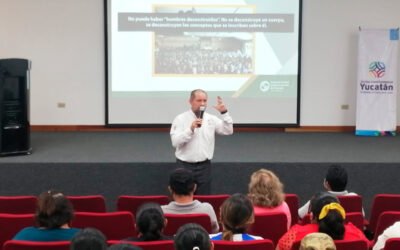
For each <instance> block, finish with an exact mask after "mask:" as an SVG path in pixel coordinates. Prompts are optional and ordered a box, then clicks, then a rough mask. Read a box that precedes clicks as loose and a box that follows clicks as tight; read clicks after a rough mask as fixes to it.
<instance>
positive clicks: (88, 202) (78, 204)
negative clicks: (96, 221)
mask: <svg viewBox="0 0 400 250" xmlns="http://www.w3.org/2000/svg"><path fill="white" fill-rule="evenodd" d="M67 198H68V200H69V201H70V202H71V203H72V206H73V207H74V211H75V212H97V213H104V212H106V201H105V198H104V196H102V195H81V196H72V195H68V196H67Z"/></svg>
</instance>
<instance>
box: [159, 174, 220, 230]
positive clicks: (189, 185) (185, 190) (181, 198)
mask: <svg viewBox="0 0 400 250" xmlns="http://www.w3.org/2000/svg"><path fill="white" fill-rule="evenodd" d="M168 189H169V191H170V192H171V195H172V199H173V200H174V201H172V202H170V203H169V204H168V205H163V206H161V208H162V210H163V212H164V213H165V214H200V213H201V214H207V215H208V216H210V219H211V227H212V232H213V233H217V232H218V230H219V226H218V221H217V216H216V215H215V211H214V209H213V207H212V206H211V205H210V204H209V203H207V202H200V201H198V200H194V199H193V194H194V192H195V191H196V183H195V180H194V175H193V173H192V171H190V170H187V169H184V168H178V169H176V170H174V171H173V172H172V173H171V175H170V177H169V186H168Z"/></svg>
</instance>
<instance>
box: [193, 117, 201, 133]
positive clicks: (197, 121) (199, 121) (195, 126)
mask: <svg viewBox="0 0 400 250" xmlns="http://www.w3.org/2000/svg"><path fill="white" fill-rule="evenodd" d="M202 122H203V119H200V118H197V119H196V120H194V121H193V122H192V125H191V126H190V129H191V130H192V132H194V129H195V128H200V127H201V123H202Z"/></svg>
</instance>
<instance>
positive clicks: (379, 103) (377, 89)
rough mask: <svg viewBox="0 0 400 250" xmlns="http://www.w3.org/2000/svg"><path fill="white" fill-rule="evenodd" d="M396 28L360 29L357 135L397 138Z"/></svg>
mask: <svg viewBox="0 0 400 250" xmlns="http://www.w3.org/2000/svg"><path fill="white" fill-rule="evenodd" d="M398 40H399V28H396V29H361V28H360V29H359V45H358V75H357V113H356V132H355V134H356V135H361V136H385V135H390V136H394V135H396V127H397V117H396V113H397V112H396V107H397V100H396V96H397V72H398V62H397V61H398Z"/></svg>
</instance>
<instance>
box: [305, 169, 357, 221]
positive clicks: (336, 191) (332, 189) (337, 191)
mask: <svg viewBox="0 0 400 250" xmlns="http://www.w3.org/2000/svg"><path fill="white" fill-rule="evenodd" d="M346 186H347V171H346V169H344V168H343V167H342V166H340V165H331V166H330V167H329V168H328V172H327V173H326V177H325V179H324V188H325V189H326V190H327V191H328V192H329V193H331V194H332V195H334V196H342V195H357V194H356V193H352V192H348V191H347V190H346ZM309 211H310V201H307V203H306V204H304V205H303V206H302V207H301V208H299V218H300V219H303V218H304V217H305V216H306V215H307V214H308V212H309ZM363 214H364V212H363Z"/></svg>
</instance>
